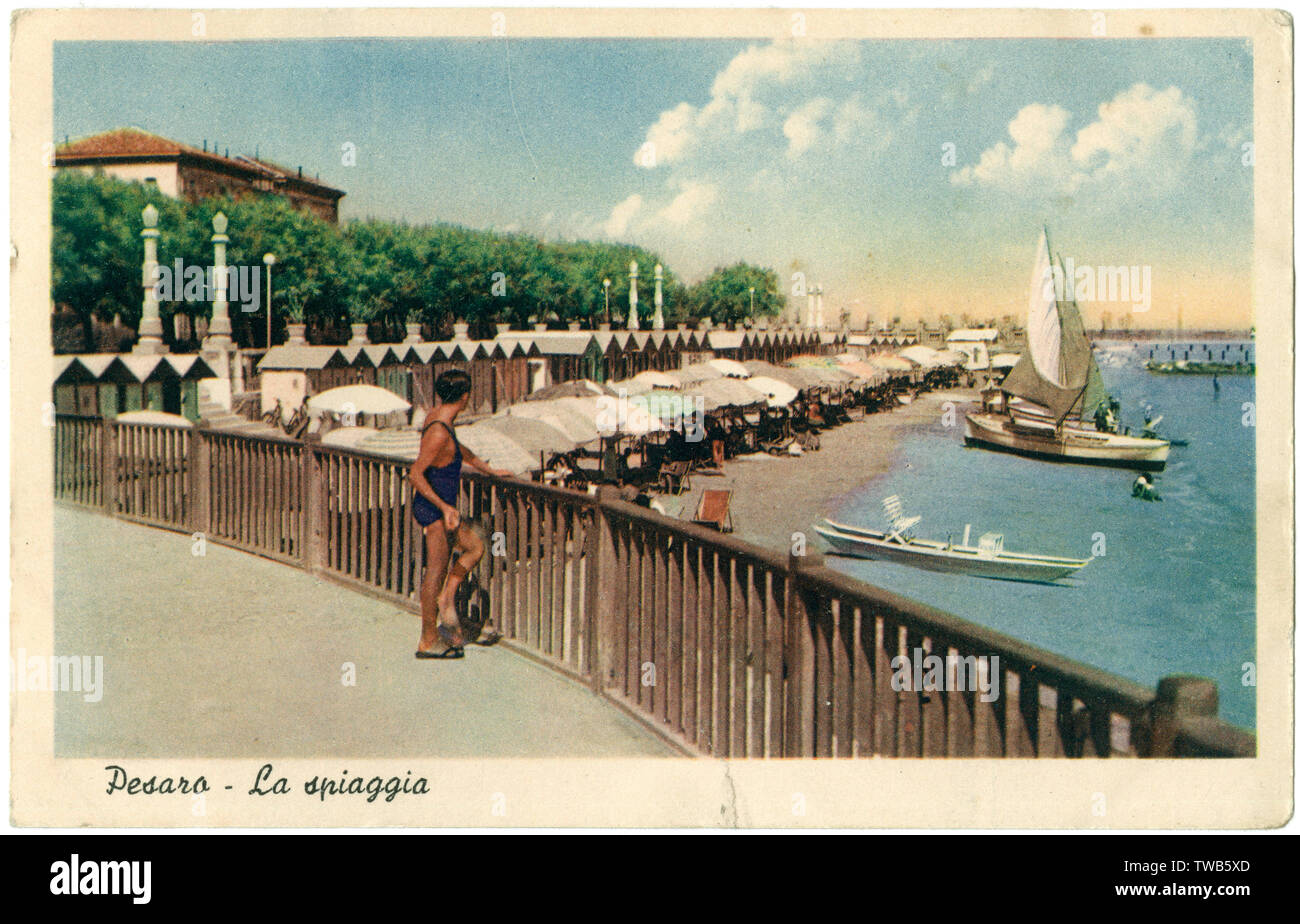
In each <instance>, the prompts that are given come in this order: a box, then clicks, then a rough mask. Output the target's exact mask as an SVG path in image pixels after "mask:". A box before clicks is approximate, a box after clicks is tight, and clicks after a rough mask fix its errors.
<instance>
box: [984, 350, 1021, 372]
mask: <svg viewBox="0 0 1300 924" xmlns="http://www.w3.org/2000/svg"><path fill="white" fill-rule="evenodd" d="M1018 362H1020V354H1019V353H998V354H997V355H996V356H994V357H993V358H992V359H991V360H989V365H990V366H992V367H993V368H994V369H1010V368H1012V367H1013V366H1014V365H1015V364H1016V363H1018Z"/></svg>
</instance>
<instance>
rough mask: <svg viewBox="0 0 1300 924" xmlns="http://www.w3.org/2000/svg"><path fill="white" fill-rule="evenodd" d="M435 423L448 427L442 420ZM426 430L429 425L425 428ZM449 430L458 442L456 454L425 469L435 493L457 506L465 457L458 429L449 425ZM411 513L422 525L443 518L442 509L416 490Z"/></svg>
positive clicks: (427, 479)
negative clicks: (450, 458)
mask: <svg viewBox="0 0 1300 924" xmlns="http://www.w3.org/2000/svg"><path fill="white" fill-rule="evenodd" d="M433 424H442V425H443V426H444V427H447V425H446V424H445V423H442V421H441V420H435V421H433V423H431V424H429V426H430V427H431V426H433ZM425 429H426V430H427V429H428V427H426V428H425ZM447 432H448V433H450V434H451V441H452V442H453V443H455V444H456V455H455V456H453V457H452V460H451V461H450V462H448V463H447V464H446V465H443V466H437V465H430V466H429V467H428V468H426V469H425V470H424V478H425V480H426V481H428V482H429V486H430V487H432V488H433V493H434V494H437V495H438V497H439V498H440V499H441V500H442V502H443V503H444V504H450V505H451V506H453V507H454V506H456V498H457V496H458V495H459V493H460V463H461V460H462V459H463V458H464V457H463V456H462V455H461V452H460V440H458V439H456V431H455V430H453V429H452V428H451V427H447ZM411 513H412V514H414V515H415V521H416V522H417V523H419V524H420V525H421V526H429V525H431V524H433V523H437V522H438V521H439V520H441V519H442V510H441V509H440V508H438V507H437V506H436V505H435V504H434V503H433V502H432V501H429V500H426V499H425V497H424V495H423V494H421V493H420V492H418V491H417V492H415V497H414V498H413V499H412V500H411Z"/></svg>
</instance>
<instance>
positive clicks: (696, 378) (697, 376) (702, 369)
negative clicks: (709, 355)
mask: <svg viewBox="0 0 1300 924" xmlns="http://www.w3.org/2000/svg"><path fill="white" fill-rule="evenodd" d="M663 375H664V376H665V377H666V378H667V379H669V380H670V381H671V382H672V383H673V384H671V385H668V386H665V387H667V388H687V387H689V386H691V385H693V384H695V383H696V382H707V381H709V380H710V379H720V378H722V373H721V372H720V371H718V370H717V369H715V368H713V366H711V365H709V364H708V363H692V364H691V365H689V366H687V367H686V368H685V369H674V370H673V371H672V372H668V373H663Z"/></svg>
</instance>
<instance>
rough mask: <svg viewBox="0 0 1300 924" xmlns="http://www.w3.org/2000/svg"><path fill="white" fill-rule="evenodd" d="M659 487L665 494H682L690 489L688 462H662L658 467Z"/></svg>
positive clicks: (689, 467)
mask: <svg viewBox="0 0 1300 924" xmlns="http://www.w3.org/2000/svg"><path fill="white" fill-rule="evenodd" d="M659 487H660V488H662V489H663V491H664V492H665V493H667V494H684V493H685V492H687V491H689V490H690V489H691V465H690V463H689V462H664V463H662V464H661V465H660V466H659Z"/></svg>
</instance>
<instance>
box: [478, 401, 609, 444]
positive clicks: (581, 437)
mask: <svg viewBox="0 0 1300 924" xmlns="http://www.w3.org/2000/svg"><path fill="white" fill-rule="evenodd" d="M577 400H579V399H577V398H557V399H554V400H551V401H524V402H521V403H519V404H512V405H510V407H508V408H506V409H505V410H504V411H497V413H496V415H495V416H497V417H528V418H531V419H533V420H540V421H542V422H543V423H548V424H550V425H551V426H552V427H555V429H557V430H559V431H560V432H562V433H563V434H564V435H565V436H567V437H568V438H569V439H571V440H572V441H573V442H574V443H577V444H578V445H582V444H584V443H591V442H594V441H595V440H597V439H599V438H600V432H599V431H598V430H597V429H596V425H595V424H594V423H593V422H592V420H591V418H590V417H588V416H587V415H585V414H583V413H580V412H579V411H577V410H574V409H573V408H572V407H568V406H566V405H565V402H567V401H577Z"/></svg>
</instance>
